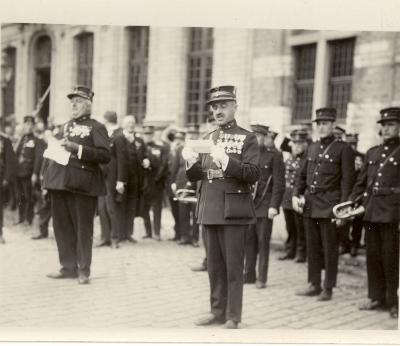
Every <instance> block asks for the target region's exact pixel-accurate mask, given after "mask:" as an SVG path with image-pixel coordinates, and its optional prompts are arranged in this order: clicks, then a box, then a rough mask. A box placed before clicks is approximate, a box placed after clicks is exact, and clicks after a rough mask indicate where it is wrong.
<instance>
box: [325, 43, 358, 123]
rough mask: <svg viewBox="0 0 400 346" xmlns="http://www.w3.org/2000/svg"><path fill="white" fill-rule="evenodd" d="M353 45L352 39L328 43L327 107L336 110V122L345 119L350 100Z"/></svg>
mask: <svg viewBox="0 0 400 346" xmlns="http://www.w3.org/2000/svg"><path fill="white" fill-rule="evenodd" d="M354 44H355V39H354V38H350V39H342V40H335V41H330V42H329V56H330V66H329V84H328V106H330V107H334V108H336V110H337V119H338V121H340V120H345V119H346V115H347V104H348V103H349V102H350V100H351V86H352V79H353V57H354Z"/></svg>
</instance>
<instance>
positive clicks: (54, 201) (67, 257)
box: [43, 86, 110, 284]
mask: <svg viewBox="0 0 400 346" xmlns="http://www.w3.org/2000/svg"><path fill="white" fill-rule="evenodd" d="M67 96H68V98H69V99H70V101H71V111H72V116H71V120H70V121H68V122H67V123H66V124H65V125H64V126H63V127H62V128H61V131H60V133H59V138H60V139H61V142H60V144H61V145H62V146H63V147H64V148H65V150H66V151H67V152H69V153H70V157H69V160H68V163H67V164H66V165H65V166H64V165H61V164H59V163H58V162H56V161H53V160H51V161H50V162H49V165H48V167H47V169H46V171H45V172H44V182H43V188H44V189H47V190H48V191H49V193H50V199H51V211H52V216H53V227H54V235H55V238H56V242H57V248H58V254H59V259H60V264H61V270H60V271H59V272H56V273H51V274H48V277H50V278H53V279H63V278H76V277H78V282H79V284H88V283H89V276H90V266H91V262H92V244H93V219H94V215H95V211H96V206H97V197H98V196H100V195H104V194H105V193H106V186H105V180H104V177H103V173H102V170H101V168H100V164H106V163H108V162H109V161H110V143H109V138H108V135H107V130H106V128H105V126H104V125H103V124H101V123H99V122H98V121H96V120H94V119H92V118H91V117H90V116H91V110H92V100H93V96H94V93H93V92H92V91H91V90H90V88H88V87H85V86H76V87H75V88H74V90H73V91H72V92H71V93H70V94H68V95H67Z"/></svg>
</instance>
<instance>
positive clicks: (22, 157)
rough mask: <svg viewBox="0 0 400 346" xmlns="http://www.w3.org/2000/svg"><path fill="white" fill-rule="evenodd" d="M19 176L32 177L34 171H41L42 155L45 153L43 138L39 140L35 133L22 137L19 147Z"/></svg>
mask: <svg viewBox="0 0 400 346" xmlns="http://www.w3.org/2000/svg"><path fill="white" fill-rule="evenodd" d="M16 154H17V161H18V165H17V168H18V170H17V176H18V177H19V178H30V177H31V176H32V174H33V173H39V171H40V164H41V157H42V155H43V140H39V139H38V138H37V137H36V136H35V135H34V134H33V133H29V134H25V135H23V136H22V137H21V140H20V141H19V143H18V146H17V149H16Z"/></svg>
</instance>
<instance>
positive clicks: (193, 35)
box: [186, 28, 214, 124]
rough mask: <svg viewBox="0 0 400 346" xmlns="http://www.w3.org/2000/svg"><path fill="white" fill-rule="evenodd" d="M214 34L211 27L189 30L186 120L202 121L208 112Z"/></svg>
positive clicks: (188, 121) (192, 121) (197, 122)
mask: <svg viewBox="0 0 400 346" xmlns="http://www.w3.org/2000/svg"><path fill="white" fill-rule="evenodd" d="M213 46H214V36H213V29H212V28H191V29H190V32H189V54H188V75H187V76H188V77H187V89H186V93H187V95H186V122H187V123H196V124H199V123H204V122H206V119H207V114H208V112H209V110H208V106H207V105H206V101H207V91H208V89H209V88H211V79H212V65H213Z"/></svg>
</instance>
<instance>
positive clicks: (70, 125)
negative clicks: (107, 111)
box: [43, 115, 111, 196]
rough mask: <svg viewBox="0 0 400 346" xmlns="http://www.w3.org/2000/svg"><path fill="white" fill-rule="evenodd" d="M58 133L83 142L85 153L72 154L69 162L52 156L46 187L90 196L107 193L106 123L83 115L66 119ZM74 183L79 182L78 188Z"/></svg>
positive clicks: (44, 185) (46, 177)
mask: <svg viewBox="0 0 400 346" xmlns="http://www.w3.org/2000/svg"><path fill="white" fill-rule="evenodd" d="M59 136H60V138H67V139H68V140H69V141H71V142H74V143H77V144H78V145H82V155H81V158H78V155H77V154H71V157H70V159H69V162H68V164H67V165H66V166H62V165H60V164H58V163H57V162H55V161H52V160H50V162H49V164H48V166H47V168H46V171H45V172H44V182H43V188H45V189H48V190H63V191H71V192H75V193H79V194H84V195H88V196H100V195H105V194H106V186H105V179H104V176H103V172H102V170H101V168H100V164H105V163H108V162H109V161H110V158H111V154H110V141H109V138H108V134H107V130H106V128H105V126H104V125H103V124H101V123H99V122H98V121H97V120H94V119H91V118H90V116H89V115H84V116H81V117H80V118H78V119H73V120H70V121H69V122H67V123H66V124H65V125H64V126H63V127H62V129H61V130H60V133H59ZM72 184H79V185H80V187H79V189H76V188H75V187H73V188H72V187H71V185H72ZM82 187H83V188H84V190H82Z"/></svg>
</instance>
